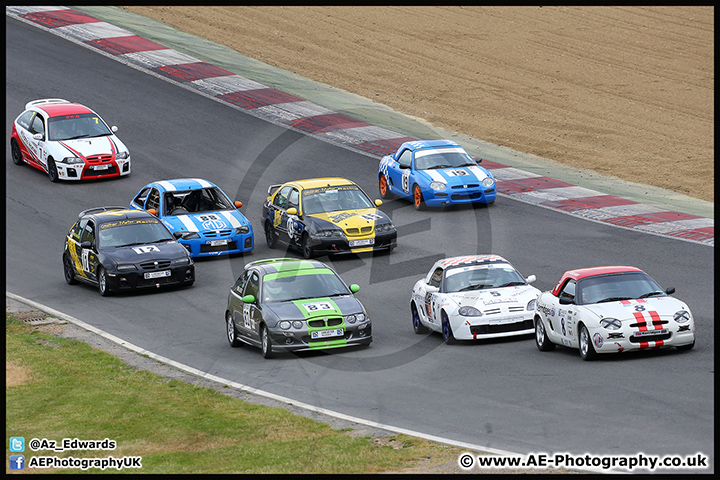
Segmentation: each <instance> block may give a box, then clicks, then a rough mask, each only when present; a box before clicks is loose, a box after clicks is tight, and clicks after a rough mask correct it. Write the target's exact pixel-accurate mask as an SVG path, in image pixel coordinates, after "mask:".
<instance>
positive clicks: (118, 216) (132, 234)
mask: <svg viewBox="0 0 720 480" xmlns="http://www.w3.org/2000/svg"><path fill="white" fill-rule="evenodd" d="M63 270H64V273H65V281H66V282H67V283H68V284H70V285H73V284H75V283H77V282H78V281H81V282H83V283H88V284H90V285H94V286H97V287H98V290H99V291H100V294H101V295H103V296H106V295H109V294H110V293H112V292H116V291H120V290H132V289H136V288H159V287H162V286H167V285H186V286H190V285H192V284H193V283H194V282H195V264H194V262H193V260H192V257H191V256H190V254H189V253H188V251H187V250H186V249H185V247H183V246H182V245H180V243H178V241H177V240H176V238H175V237H174V236H173V234H171V233H170V231H169V230H168V229H167V227H165V225H163V224H162V222H161V221H160V220H158V219H157V218H156V217H155V216H153V215H151V214H149V213H148V212H146V211H143V210H131V209H128V208H125V207H97V208H91V209H88V210H84V211H82V212H80V214H79V215H78V219H77V221H76V222H75V224H74V225H73V226H72V227H71V228H70V231H69V232H68V234H67V237H66V238H65V249H64V251H63Z"/></svg>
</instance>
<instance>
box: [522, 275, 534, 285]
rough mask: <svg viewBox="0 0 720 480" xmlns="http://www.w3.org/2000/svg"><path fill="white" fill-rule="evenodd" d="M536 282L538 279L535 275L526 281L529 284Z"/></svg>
mask: <svg viewBox="0 0 720 480" xmlns="http://www.w3.org/2000/svg"><path fill="white" fill-rule="evenodd" d="M535 280H537V277H536V276H535V275H530V276H529V277H527V278H526V279H525V281H526V282H527V283H533V282H534V281H535Z"/></svg>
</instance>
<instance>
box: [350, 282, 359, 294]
mask: <svg viewBox="0 0 720 480" xmlns="http://www.w3.org/2000/svg"><path fill="white" fill-rule="evenodd" d="M359 290H360V285H358V284H357V283H353V284H352V285H350V291H351V292H352V293H357V292H358V291H359Z"/></svg>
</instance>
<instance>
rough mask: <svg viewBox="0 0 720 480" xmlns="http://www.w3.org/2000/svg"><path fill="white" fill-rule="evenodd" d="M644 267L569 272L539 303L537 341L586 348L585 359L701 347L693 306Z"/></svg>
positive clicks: (549, 345)
mask: <svg viewBox="0 0 720 480" xmlns="http://www.w3.org/2000/svg"><path fill="white" fill-rule="evenodd" d="M673 293H675V288H674V287H670V288H667V289H665V290H663V289H662V288H661V287H660V286H659V285H658V284H657V282H655V280H653V279H652V278H651V277H650V276H649V275H648V274H647V273H645V272H643V271H642V270H640V269H639V268H636V267H631V266H627V265H615V266H604V267H589V268H580V269H577V270H569V271H567V272H565V274H563V276H562V277H561V278H560V281H558V283H557V284H556V285H555V288H553V289H552V291H548V292H543V293H542V294H540V296H539V297H538V301H537V303H536V304H535V342H536V344H537V347H538V349H540V350H541V351H549V350H553V349H554V348H555V345H564V346H566V347H570V348H577V349H579V350H580V356H581V357H582V358H583V359H584V360H592V359H594V358H596V356H597V354H598V353H614V352H627V351H631V350H644V349H653V348H664V347H676V348H677V349H678V350H689V349H691V348H693V346H695V322H694V320H693V316H692V313H691V312H690V309H689V308H688V306H687V305H686V304H685V303H684V302H682V301H680V300H678V299H676V298H673V297H670V295H671V294H673Z"/></svg>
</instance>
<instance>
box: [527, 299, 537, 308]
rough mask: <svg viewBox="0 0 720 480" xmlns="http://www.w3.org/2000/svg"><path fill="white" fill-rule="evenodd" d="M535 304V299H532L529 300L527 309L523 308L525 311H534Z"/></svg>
mask: <svg viewBox="0 0 720 480" xmlns="http://www.w3.org/2000/svg"><path fill="white" fill-rule="evenodd" d="M535 302H537V298H533V299H532V300H530V301H529V302H528V304H527V307H525V310H528V311H530V310H535Z"/></svg>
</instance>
